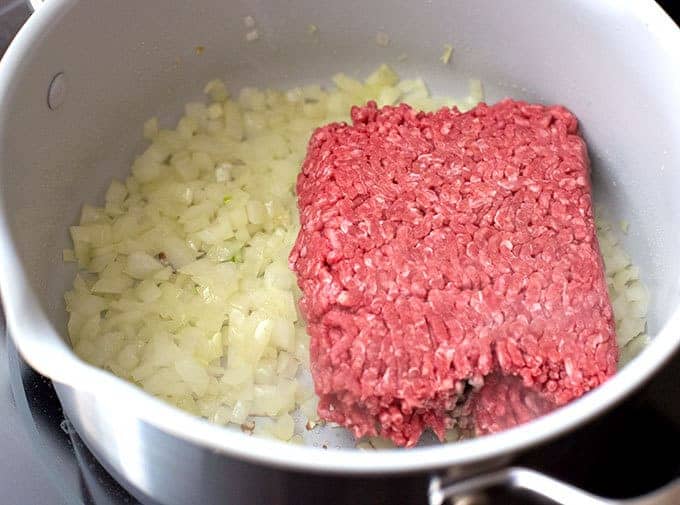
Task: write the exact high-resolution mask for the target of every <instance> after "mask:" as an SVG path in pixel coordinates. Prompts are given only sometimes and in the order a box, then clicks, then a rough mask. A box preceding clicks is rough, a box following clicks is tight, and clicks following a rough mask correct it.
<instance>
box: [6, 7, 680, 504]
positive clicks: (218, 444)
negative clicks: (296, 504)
mask: <svg viewBox="0 0 680 505" xmlns="http://www.w3.org/2000/svg"><path fill="white" fill-rule="evenodd" d="M245 16H253V17H254V18H255V19H256V20H257V23H258V27H259V32H260V37H259V39H258V40H257V41H253V42H248V41H247V40H246V38H245V32H246V30H245V29H244V26H243V18H244V17H245ZM310 24H314V25H316V26H318V27H319V34H320V36H319V38H318V39H314V40H311V39H310V37H309V36H308V34H307V31H306V30H307V26H308V25H310ZM377 31H382V32H385V33H387V34H389V36H390V44H389V45H388V47H381V46H378V45H376V44H375V42H374V41H375V36H376V32H377ZM444 44H452V45H453V46H454V47H455V53H454V59H453V64H452V65H443V64H442V63H441V62H439V60H438V58H439V55H440V54H441V51H442V47H443V45H444ZM198 46H201V47H203V48H204V50H203V51H196V47H198ZM678 48H680V31H679V30H678V28H677V27H676V26H675V25H674V24H673V22H672V21H671V20H670V19H669V18H668V17H667V16H666V15H665V14H664V13H663V11H662V10H661V9H660V8H659V7H658V6H657V5H656V4H655V3H654V2H651V1H643V0H630V1H622V2H613V1H611V2H610V1H602V2H591V1H586V0H575V1H573V2H562V1H558V0H550V1H540V2H539V1H534V0H517V1H514V2H511V3H509V4H508V3H503V4H500V3H498V2H494V1H492V0H481V1H480V0H476V1H472V0H470V1H467V0H460V1H457V2H445V1H432V2H425V3H422V4H421V3H418V2H409V1H406V0H403V1H402V0H398V1H395V2H390V3H389V4H387V3H384V2H361V1H354V0H350V1H346V2H342V3H341V2H321V3H319V2H311V1H306V0H291V1H289V2H284V3H282V2H268V1H258V2H254V3H253V2H240V1H228V2H225V1H220V2H216V1H210V0H200V1H194V2H182V1H180V0H172V1H168V0H166V1H161V0H146V1H145V2H132V1H121V2H108V1H105V0H91V1H88V2H83V1H77V0H49V1H47V2H46V3H45V4H44V5H41V6H39V8H38V9H37V12H36V13H35V14H34V15H33V17H32V18H31V19H30V20H29V21H28V22H27V23H26V25H25V27H24V28H23V29H22V30H21V32H20V33H19V35H18V36H17V38H16V39H15V41H14V42H13V44H12V46H11V47H10V49H9V50H8V52H7V54H6V56H5V58H4V59H3V60H2V62H1V63H0V211H1V214H0V238H1V240H0V284H1V286H2V292H3V302H4V305H5V310H6V313H7V319H8V325H9V327H10V330H11V334H12V336H13V337H14V339H15V341H16V344H17V347H18V348H19V350H20V351H21V353H22V354H23V356H24V357H25V358H26V360H27V361H28V362H29V363H30V364H31V365H32V366H33V367H35V368H36V369H37V370H38V371H40V372H41V373H43V374H45V375H47V376H49V377H50V378H52V379H53V380H54V381H55V383H56V388H57V392H58V394H59V397H60V400H61V402H62V404H63V407H64V410H65V412H66V413H67V414H68V416H69V418H70V419H71V421H72V422H73V424H74V425H75V427H76V429H77V430H78V432H79V434H80V435H81V437H82V438H83V440H84V441H85V442H86V443H87V444H88V446H89V447H90V448H91V450H92V451H93V452H94V453H95V454H96V455H97V456H98V458H99V459H100V460H101V461H102V462H103V463H104V464H105V465H106V466H107V467H108V469H109V470H110V471H111V472H112V473H113V474H114V475H119V476H121V477H123V478H124V480H126V481H127V482H130V483H132V485H133V486H134V487H135V488H136V490H137V492H138V493H141V494H144V495H145V496H146V497H147V498H148V497H151V498H152V499H154V500H156V501H158V502H159V503H166V504H184V503H193V502H200V503H224V502H225V501H229V500H231V501H232V502H236V503H247V502H251V503H278V501H277V492H276V491H277V486H278V485H282V483H283V482H284V481H285V482H286V483H287V484H286V485H300V488H301V489H310V487H309V486H310V483H313V484H311V485H312V488H313V489H318V490H319V495H318V496H317V495H313V496H312V495H310V494H309V493H308V494H307V495H301V496H300V503H303V502H306V501H312V500H313V501H318V500H319V499H323V495H324V492H332V491H333V489H334V487H335V486H336V484H337V483H338V482H340V481H346V479H355V480H352V482H354V483H358V484H356V485H355V486H354V489H359V487H357V486H364V487H365V491H363V490H362V492H361V493H358V492H356V493H355V492H354V491H351V493H352V494H351V496H349V497H348V498H352V500H354V501H353V502H354V503H358V502H361V501H362V500H363V501H364V502H367V503H375V502H377V501H378V502H379V501H380V499H381V498H380V497H384V498H387V497H389V496H393V495H394V494H397V495H398V492H395V490H398V489H399V488H398V483H399V482H400V479H403V478H404V477H403V476H404V475H411V476H412V477H409V478H412V479H421V480H422V481H423V482H425V479H426V476H428V475H430V474H435V473H438V472H444V471H445V469H449V470H448V472H449V474H450V475H451V476H453V478H454V479H455V481H456V482H458V480H459V479H460V478H461V477H464V476H469V475H471V474H476V473H479V472H480V471H485V470H488V469H490V468H496V467H499V466H502V465H504V464H506V463H507V462H508V461H510V460H511V458H512V456H513V455H515V454H516V453H518V452H519V451H521V450H522V449H525V448H527V447H530V446H534V445H535V444H538V443H540V442H542V441H545V440H547V439H550V438H552V437H555V436H557V435H559V434H562V433H565V432H566V431H568V430H570V429H573V428H575V427H577V426H578V425H579V424H581V423H584V422H585V421H587V420H588V419H590V418H592V417H594V416H597V415H598V414H599V413H601V412H603V411H604V410H605V409H607V408H608V407H610V406H612V405H613V404H614V403H616V402H617V401H618V400H620V399H621V398H623V397H624V396H625V395H627V394H629V393H630V392H632V391H633V390H634V389H635V388H636V387H637V386H639V385H640V384H641V383H642V382H643V381H644V380H645V379H646V378H648V377H649V376H650V375H651V374H653V373H654V372H655V371H656V370H657V369H658V368H659V367H660V366H661V365H662V364H663V363H664V361H665V360H666V359H667V358H668V356H670V354H671V353H672V352H673V350H674V349H675V348H676V347H677V346H678V343H679V340H680V339H679V337H680V309H679V306H680V283H679V281H680V262H679V261H678V260H677V250H678V249H680V234H678V233H677V219H678V217H679V216H680V199H678V198H677V196H676V195H677V192H678V189H680V170H678V168H677V167H678V166H680V149H678V145H680V118H679V117H678V116H677V113H676V111H677V110H678V108H679V106H680V64H679V63H680V61H679V59H680V58H679V57H678V54H680V53H678ZM199 53H200V54H199ZM402 53H406V54H407V55H408V58H407V59H406V60H405V61H400V60H401V58H399V56H400V55H401V54H402ZM383 62H388V63H390V64H393V66H394V67H395V68H396V69H397V70H398V71H399V72H400V73H402V74H403V75H418V76H422V77H424V78H425V79H426V80H427V82H428V83H431V85H432V88H433V92H435V93H438V92H439V93H444V92H446V93H447V94H453V95H455V94H457V92H460V91H461V90H462V89H464V86H465V84H466V82H467V78H468V77H477V78H480V79H481V80H482V81H483V82H484V83H485V85H486V94H487V98H488V100H489V101H494V100H496V99H499V98H501V97H503V96H513V97H515V98H524V99H529V100H540V101H543V102H555V103H564V104H565V105H567V106H568V107H569V108H571V109H572V110H573V111H574V112H575V113H576V114H577V115H578V116H579V118H580V119H581V121H582V125H583V129H584V134H585V136H586V139H587V141H588V143H589V147H590V150H591V152H590V154H591V158H592V161H593V173H594V187H595V200H596V201H597V202H599V203H601V204H603V205H605V206H606V207H607V208H609V209H610V210H611V211H612V212H613V213H615V215H617V216H619V217H620V218H621V219H626V220H627V221H629V222H630V226H631V230H632V233H631V234H630V235H629V236H628V239H627V240H628V243H627V244H626V247H627V249H628V250H629V251H630V252H631V253H632V255H633V257H634V259H635V262H636V264H638V265H640V267H641V270H642V273H643V276H644V278H645V280H646V282H647V284H648V286H649V288H650V291H651V292H652V296H653V303H652V309H651V313H650V316H649V332H650V335H652V336H653V342H652V343H651V345H650V346H649V347H648V348H647V349H646V350H645V351H644V352H643V353H642V354H641V355H640V356H639V357H637V358H636V359H635V360H634V362H633V363H632V364H631V365H630V366H628V367H626V368H624V369H623V370H621V371H620V372H619V373H618V374H617V375H616V376H615V377H614V378H613V379H612V380H610V381H608V382H607V383H606V384H605V385H603V386H602V387H600V388H598V389H597V390H595V391H593V392H592V393H590V394H588V395H586V396H585V397H583V398H581V399H579V400H577V401H575V402H573V403H571V404H570V405H568V406H566V407H564V408H562V409H560V410H558V411H556V412H554V413H552V414H550V415H548V416H545V417H543V418H540V419H538V420H536V421H533V422H531V423H528V424H527V425H524V426H521V427H518V428H516V429H513V430H509V431H507V432H504V433H501V434H498V435H494V436H488V437H482V438H478V439H475V440H469V441H465V442H461V443H458V444H452V445H445V446H430V447H421V448H416V449H413V450H409V451H376V452H360V451H357V450H354V449H350V448H343V449H336V448H329V449H328V450H322V449H319V448H314V447H297V446H291V445H285V444H282V443H277V442H273V441H268V440H263V439H258V438H254V437H249V436H247V435H244V434H242V433H238V432H234V431H231V430H226V429H224V428H220V427H218V426H213V425H210V424H208V423H207V422H204V421H202V420H200V419H197V418H194V417H192V416H190V415H188V414H185V413H182V412H180V411H178V410H176V409H174V408H172V407H170V406H168V405H166V404H164V403H162V402H160V401H158V400H155V399H153V398H151V397H149V396H148V395H146V394H145V393H144V392H142V391H141V390H138V389H137V388H135V387H134V386H132V385H130V384H127V383H124V382H123V381H121V380H119V379H117V378H115V377H113V376H112V375H110V374H108V373H106V372H104V371H102V370H99V369H96V368H93V367H91V366H89V365H87V364H85V363H83V362H82V361H80V360H79V359H78V358H77V357H76V356H75V355H74V354H73V353H72V351H71V349H70V347H69V346H68V344H67V339H66V337H65V335H66V332H65V314H64V309H63V305H62V302H61V300H62V294H63V291H64V289H65V288H67V287H68V285H69V283H70V281H71V279H72V275H73V272H72V271H71V270H70V269H69V268H67V267H66V266H64V265H63V264H62V263H61V250H62V248H64V247H68V236H67V229H68V226H69V225H70V224H72V223H73V222H74V221H75V220H76V218H77V215H78V211H79V208H80V205H81V204H82V202H83V201H84V199H85V198H86V197H87V198H89V199H91V198H92V196H93V195H101V192H102V189H103V188H104V187H105V184H106V183H107V181H108V180H109V179H110V178H111V177H113V176H121V175H123V174H125V172H126V171H127V170H128V167H129V166H130V162H131V159H132V155H133V153H134V152H136V151H138V150H139V149H140V147H141V146H140V144H139V140H138V139H139V135H138V132H137V129H136V125H141V124H142V122H143V121H144V120H145V119H146V118H147V117H149V116H152V115H155V114H158V113H159V112H160V113H161V119H163V118H165V119H169V118H172V117H173V115H174V113H175V112H177V111H178V110H180V109H179V106H180V104H183V103H184V102H186V101H187V100H189V99H190V98H192V97H193V96H195V95H197V94H198V93H199V92H200V89H201V84H202V83H204V82H206V81H207V80H209V79H210V78H213V77H216V76H225V77H226V78H227V80H228V82H229V83H230V84H231V85H232V86H233V87H234V88H238V87H239V86H242V85H246V84H276V85H280V86H285V85H291V84H294V83H299V82H310V81H318V80H319V79H322V78H323V77H324V76H329V75H332V74H333V73H334V72H337V71H339V70H345V71H347V70H356V71H359V72H366V71H368V70H369V69H372V68H374V67H375V66H376V65H377V64H379V63H383ZM130 125H133V126H134V127H133V128H130ZM81 195H82V196H81ZM85 195H86V196H85ZM376 477H380V479H376ZM337 479H340V481H339V480H337ZM356 479H358V480H356ZM296 483H297V484H296ZM449 483H450V482H449V481H448V480H445V481H441V480H437V479H435V481H434V483H433V487H432V488H431V490H430V498H429V499H430V500H431V502H432V503H440V502H441V499H443V494H444V493H443V490H446V489H448V490H449V491H464V492H467V491H469V490H472V489H473V487H474V486H472V484H474V485H476V486H486V485H489V484H493V483H496V484H497V483H504V484H510V485H516V486H519V487H531V488H538V489H536V490H537V491H538V492H540V493H543V494H551V493H552V494H553V496H554V497H556V498H558V499H559V500H561V501H563V502H564V503H586V501H583V500H585V499H586V498H584V496H583V495H581V494H575V493H578V492H577V491H576V490H569V489H567V488H564V487H561V486H560V485H559V484H557V483H554V482H550V481H546V480H545V478H543V477H541V476H540V475H536V474H529V473H527V472H526V471H519V470H514V471H513V470H509V471H508V470H505V471H503V472H502V473H496V474H490V475H486V477H484V478H483V479H478V480H476V481H473V482H472V483H470V482H469V481H468V482H467V484H465V485H462V484H461V486H463V487H458V488H448V487H447V485H448V484H449ZM314 486H316V487H314ZM465 486H467V487H465ZM424 487H425V486H423V496H422V499H423V500H426V496H425V493H426V490H425V489H424ZM345 488H346V489H351V487H347V486H345ZM381 489H382V490H381ZM381 493H382V494H381ZM570 493H571V494H570ZM399 498H400V496H397V501H396V502H398V499H399ZM401 498H402V499H405V498H406V497H403V496H401ZM569 500H571V501H569ZM574 500H575V501H574ZM579 500H581V501H579ZM592 503H595V502H592Z"/></svg>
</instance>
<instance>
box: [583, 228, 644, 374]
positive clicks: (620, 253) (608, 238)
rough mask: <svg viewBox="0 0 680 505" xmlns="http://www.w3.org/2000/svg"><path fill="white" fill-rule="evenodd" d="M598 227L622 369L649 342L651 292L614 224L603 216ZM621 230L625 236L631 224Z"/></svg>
mask: <svg viewBox="0 0 680 505" xmlns="http://www.w3.org/2000/svg"><path fill="white" fill-rule="evenodd" d="M596 225H597V238H598V242H599V243H600V251H601V252H602V259H603V260H604V265H605V275H606V278H607V287H608V288H609V298H610V300H611V303H612V309H613V311H614V318H615V319H616V340H617V343H618V345H619V349H620V356H619V366H623V365H625V364H626V363H628V362H629V361H630V360H631V359H633V358H634V357H635V356H637V355H638V353H639V352H640V351H641V350H642V349H643V348H644V346H645V345H647V344H648V343H649V337H648V335H647V334H646V330H647V310H648V307H649V293H648V291H647V288H646V287H645V285H644V284H643V283H642V281H641V280H640V269H639V268H638V267H636V266H635V265H633V263H632V260H631V258H630V256H629V255H628V254H627V253H626V251H625V250H624V248H623V245H622V244H621V242H620V237H621V233H618V230H616V228H615V227H614V226H613V225H612V223H610V222H609V221H607V220H605V219H602V218H600V217H598V218H597V219H596ZM620 228H621V231H622V232H623V233H627V231H628V224H627V223H625V222H622V223H621V227H620Z"/></svg>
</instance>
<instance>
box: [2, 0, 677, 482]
mask: <svg viewBox="0 0 680 505" xmlns="http://www.w3.org/2000/svg"><path fill="white" fill-rule="evenodd" d="M578 1H579V2H587V1H588V0H578ZM76 3H77V0H50V1H49V2H47V3H46V4H45V5H44V6H42V7H41V8H40V9H38V11H37V12H36V13H35V14H33V16H31V18H30V19H29V20H28V21H27V23H26V24H25V25H24V27H23V28H22V29H21V30H20V32H19V34H18V35H17V36H16V38H15V40H14V41H13V42H12V44H11V45H10V47H9V49H8V50H7V53H6V54H5V56H4V58H3V59H2V61H0V111H2V110H3V109H4V108H5V107H6V104H7V102H8V100H10V99H11V96H12V94H13V93H14V90H15V89H16V86H17V80H16V79H14V76H15V75H20V73H21V70H22V67H23V65H24V64H25V63H24V62H25V58H26V55H27V54H28V53H29V51H30V50H31V49H32V47H33V46H34V45H35V44H36V43H37V42H38V41H39V40H40V39H41V38H42V37H43V36H44V35H43V34H44V33H46V32H47V30H48V29H49V26H50V25H51V24H53V22H54V19H57V18H60V17H61V16H64V15H66V14H67V12H68V10H69V8H70V7H71V6H73V5H75V4H76ZM612 8H621V9H627V10H629V11H630V12H631V13H632V14H633V15H634V16H635V17H637V18H638V19H640V20H642V21H644V22H645V23H646V24H647V25H648V27H649V30H650V33H652V35H653V36H654V37H655V39H656V42H657V44H658V46H659V48H660V50H662V51H664V52H666V53H667V58H668V59H669V61H674V62H675V63H676V64H675V65H673V68H671V69H669V72H673V73H674V74H675V76H677V77H678V78H679V79H680V57H678V56H677V55H673V52H672V51H676V54H677V48H678V47H680V30H679V29H678V27H677V26H676V25H675V24H674V23H673V21H672V20H671V19H670V18H669V17H668V15H667V14H666V13H665V12H664V11H663V10H662V9H661V8H660V7H659V6H658V5H657V4H656V3H655V2H654V1H652V0H629V1H626V2H620V3H616V4H615V7H614V4H612ZM678 103H680V92H679V93H678ZM1 116H2V113H1V112H0V118H1ZM6 127H7V124H6V121H2V120H0V136H1V135H2V134H3V131H2V130H3V129H4V128H6ZM0 149H1V147H0ZM1 155H2V152H1V151H0V156H1ZM0 178H1V174H0ZM1 182H2V181H1V179H0V183H1ZM8 221H9V216H8V212H7V211H6V208H5V205H4V201H2V197H1V196H0V236H2V237H5V238H6V240H2V241H0V286H1V288H2V294H3V304H4V307H5V311H6V316H7V323H8V328H9V330H10V334H11V336H12V337H13V339H14V341H15V343H16V345H17V348H18V349H19V351H20V352H21V354H22V355H23V357H24V358H25V359H26V361H27V362H28V363H29V364H30V365H31V366H32V367H33V368H35V369H36V370H38V371H39V372H41V373H43V374H44V375H46V376H47V377H49V378H51V379H53V380H55V381H57V382H59V383H62V384H65V385H67V386H70V387H72V388H74V389H78V390H85V391H88V392H89V393H92V394H95V395H97V396H101V397H102V398H105V400H102V401H106V402H114V403H115V404H118V405H120V406H121V408H125V409H128V410H129V412H130V415H131V416H136V417H138V418H140V419H143V420H144V421H145V422H147V423H148V424H150V425H152V426H154V427H156V428H157V429H159V430H161V431H163V432H166V433H169V434H171V435H173V436H177V437H179V438H181V439H184V440H186V441H188V442H191V443H195V444H197V445H200V446H202V447H205V448H207V449H210V450H213V451H215V452H218V453H223V454H225V455H228V456H234V457H238V458H241V459H243V460H247V461H250V462H253V463H261V464H267V465H273V466H278V467H285V468H287V469H295V470H301V471H309V472H316V473H345V474H348V473H349V474H385V473H404V472H415V471H424V470H430V469H434V468H441V467H445V466H449V465H462V464H470V463H474V462H478V461H482V460H488V459H493V458H499V457H502V456H504V455H507V454H508V453H512V452H517V451H520V450H522V449H525V448H527V447H529V446H532V445H535V444H538V443H540V442H544V441H547V440H549V439H551V438H554V437H556V436H558V435H560V434H563V433H565V432H567V431H569V430H571V429H574V428H575V427H577V426H578V425H580V424H582V423H585V422H586V421H588V420H590V419H591V418H593V417H595V416H597V415H599V414H601V413H602V412H604V411H605V410H606V409H608V408H610V407H612V406H613V405H614V404H616V403H617V402H618V401H620V400H621V399H623V398H624V397H625V396H626V395H628V394H630V393H631V392H633V391H634V390H635V389H636V388H638V387H639V386H641V385H642V383H643V382H644V381H646V380H647V379H649V378H650V376H651V375H652V374H653V373H654V372H655V371H656V370H657V369H659V368H660V367H661V366H662V365H663V364H664V362H665V361H666V360H667V359H668V358H669V357H670V356H671V354H672V353H673V352H674V350H675V349H676V348H677V347H678V345H679V344H680V308H677V309H676V310H675V312H674V313H673V314H672V315H671V316H670V318H669V319H668V321H667V322H666V324H665V325H664V327H663V328H662V329H661V331H660V332H659V333H658V334H657V336H656V337H655V338H654V339H653V341H652V342H651V343H650V345H649V346H648V347H647V348H646V349H645V350H644V351H643V352H642V353H641V354H640V356H638V357H637V358H636V359H635V360H634V362H633V364H631V365H629V366H626V367H625V368H623V369H622V370H621V371H619V372H618V373H617V374H616V375H615V376H614V377H612V378H611V379H610V380H608V381H607V382H606V383H605V384H603V385H602V386H600V387H598V388H596V389H595V390H593V391H592V392H590V393H588V394H586V395H584V396H583V397H582V398H579V399H578V400H575V401H573V402H572V403H570V404H568V405H566V406H564V407H562V408H560V409H558V410H557V411H555V412H553V413H551V414H548V415H546V416H543V417H541V418H539V419H536V420H534V421H531V422H529V423H527V424H524V425H521V426H519V427H516V428H513V429H510V430H507V431H504V432H501V433H498V434H495V435H489V436H485V437H480V438H477V439H471V440H465V441H461V442H458V443H455V444H442V445H434V446H428V447H417V448H414V449H410V450H382V451H375V452H373V451H357V450H347V449H331V448H329V449H328V450H320V449H318V448H314V447H308V446H296V445H293V444H286V443H284V442H279V441H275V440H267V439H264V438H258V437H251V436H249V435H246V434H243V433H241V432H240V431H236V430H232V429H225V428H224V427H222V426H218V425H214V424H212V423H209V422H208V421H206V420H203V419H200V418H198V417H195V416H193V415H191V414H188V413H185V412H183V411H181V410H179V409H177V408H175V407H173V406H170V405H168V404H166V403H164V402H162V401H161V400H158V399H156V398H153V397H151V396H150V395H148V394H147V393H145V392H144V391H143V390H142V389H140V388H138V387H137V386H134V385H132V384H129V383H127V382H125V381H123V380H122V379H119V378H117V377H115V376H114V375H112V374H110V373H108V372H106V371H104V370H101V369H99V368H95V367H93V366H91V365H88V364H86V363H85V362H83V361H81V360H80V359H79V358H78V357H77V356H76V355H75V354H74V353H73V352H72V351H71V349H70V347H69V346H67V345H66V344H65V343H64V342H63V341H62V339H61V337H60V336H59V334H58V332H57V330H56V328H54V327H53V325H52V324H51V323H50V322H49V321H48V319H47V317H46V316H45V314H44V312H43V311H42V309H41V308H40V303H39V302H38V298H37V297H36V295H35V293H34V292H33V290H32V289H31V287H30V285H29V281H28V278H27V276H26V275H25V272H24V268H23V266H22V265H21V261H20V259H19V255H18V252H17V250H16V248H15V246H14V244H13V242H12V240H11V232H10V227H9V223H8ZM130 439H131V440H134V437H131V438H130Z"/></svg>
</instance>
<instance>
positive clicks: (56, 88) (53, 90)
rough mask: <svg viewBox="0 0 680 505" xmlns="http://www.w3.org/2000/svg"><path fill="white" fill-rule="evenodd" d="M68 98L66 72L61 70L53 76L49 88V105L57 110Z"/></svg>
mask: <svg viewBox="0 0 680 505" xmlns="http://www.w3.org/2000/svg"><path fill="white" fill-rule="evenodd" d="M64 100H66V77H65V76H64V72H59V73H58V74H57V75H55V76H54V77H53V78H52V81H51V82H50V86H49V88H48V89H47V106H48V107H49V108H50V109H52V110H57V109H58V108H59V107H61V105H62V104H63V103H64Z"/></svg>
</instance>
